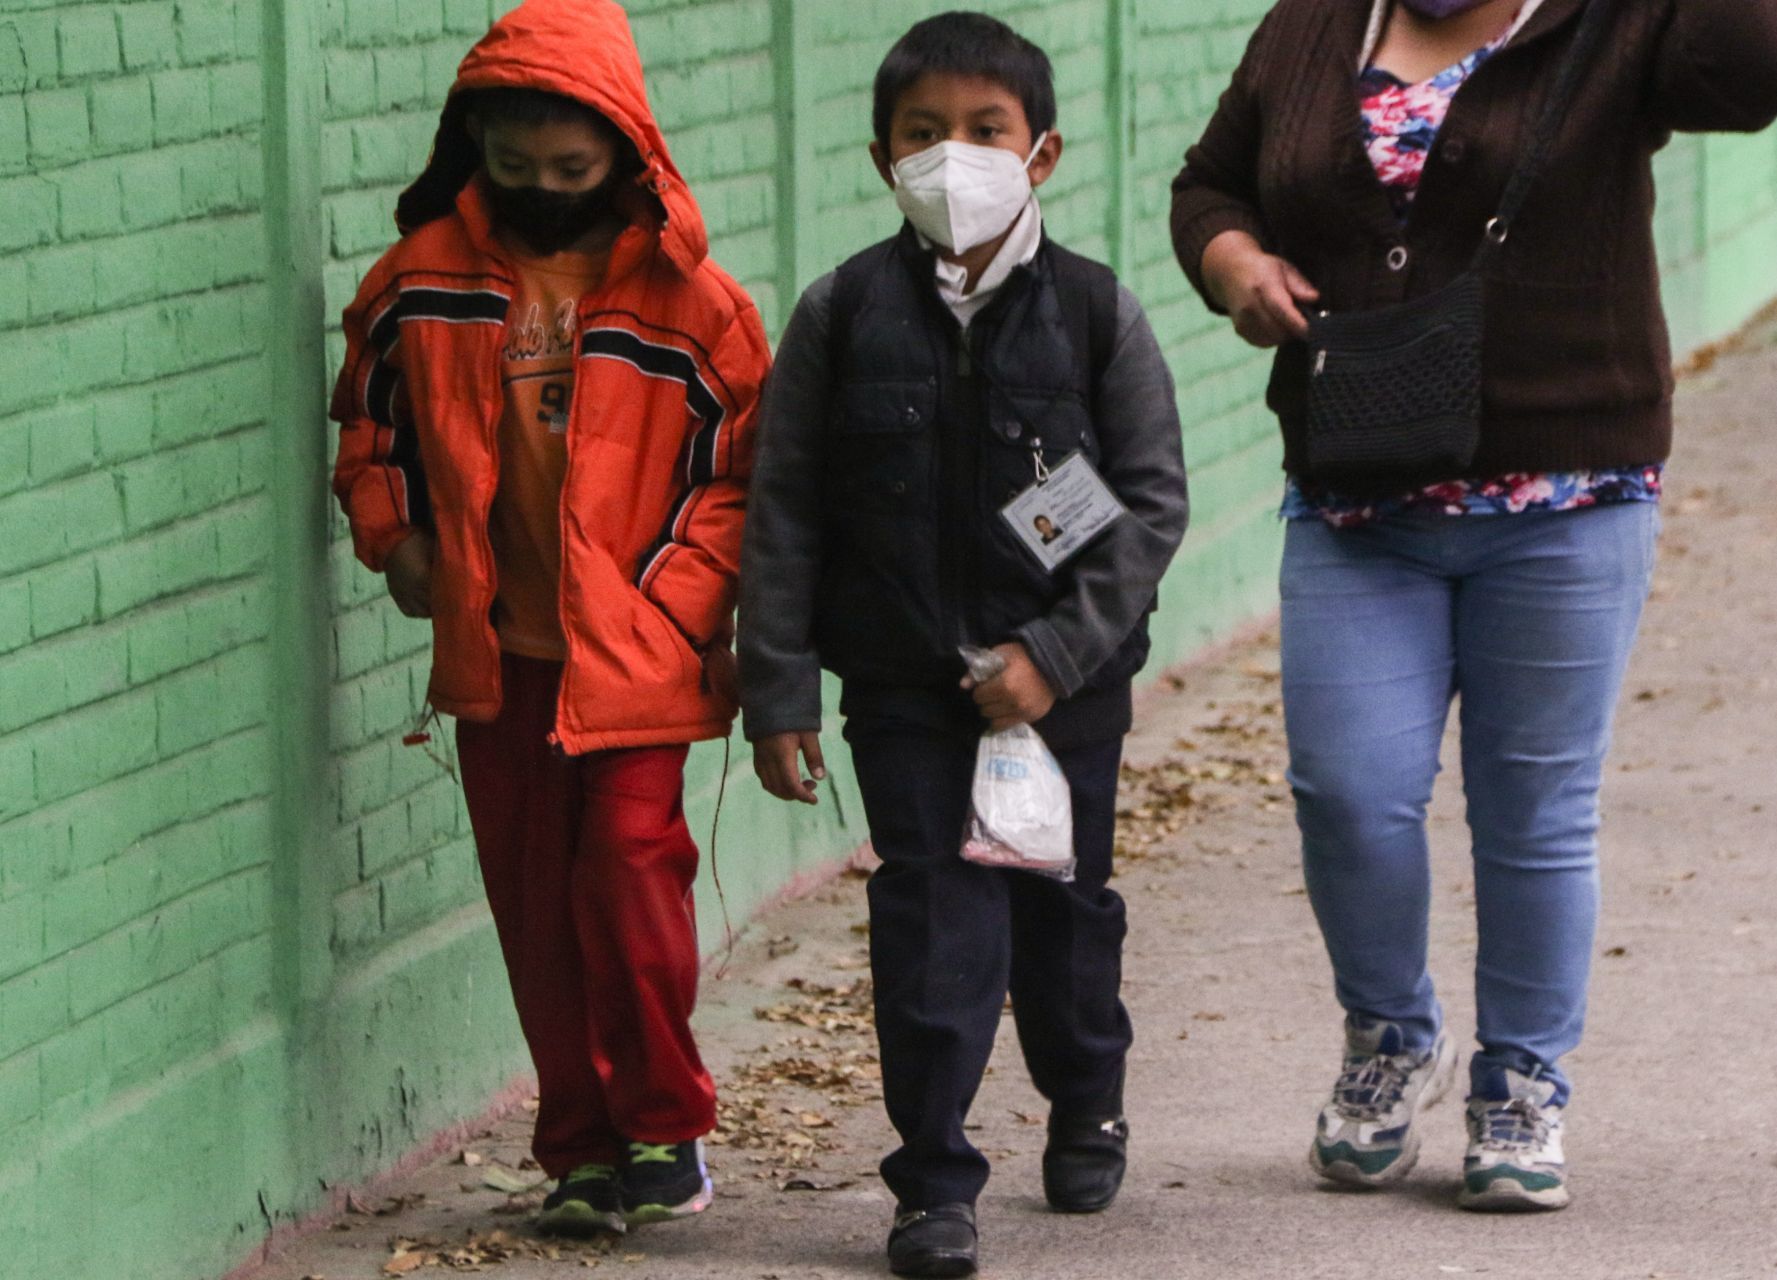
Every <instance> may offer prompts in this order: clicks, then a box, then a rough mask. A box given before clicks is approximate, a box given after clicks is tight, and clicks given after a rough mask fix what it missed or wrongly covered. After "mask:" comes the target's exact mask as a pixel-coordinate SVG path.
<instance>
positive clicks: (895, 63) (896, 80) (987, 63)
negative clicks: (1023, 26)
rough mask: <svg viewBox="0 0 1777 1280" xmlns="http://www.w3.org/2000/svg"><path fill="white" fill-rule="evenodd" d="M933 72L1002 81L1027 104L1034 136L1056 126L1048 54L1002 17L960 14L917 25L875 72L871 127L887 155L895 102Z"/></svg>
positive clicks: (939, 16) (1051, 72)
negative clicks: (918, 81)
mask: <svg viewBox="0 0 1777 1280" xmlns="http://www.w3.org/2000/svg"><path fill="white" fill-rule="evenodd" d="M932 72H942V73H947V74H950V75H960V76H982V77H984V78H986V79H988V80H995V81H998V82H999V83H1000V84H1002V85H1004V86H1005V87H1006V88H1007V89H1008V90H1010V91H1011V92H1012V93H1013V94H1015V95H1017V97H1018V100H1019V101H1020V102H1022V103H1023V104H1024V118H1025V119H1026V120H1027V121H1028V122H1029V124H1030V131H1031V136H1032V137H1035V136H1037V135H1038V134H1042V133H1047V132H1048V131H1049V130H1051V129H1053V128H1054V127H1055V68H1054V67H1052V66H1051V65H1050V64H1049V55H1048V54H1046V53H1044V52H1043V51H1042V49H1040V48H1039V47H1038V46H1036V45H1035V44H1032V43H1031V42H1030V41H1029V40H1026V39H1025V38H1024V37H1023V36H1021V35H1019V34H1018V33H1017V32H1016V31H1014V30H1012V28H1011V27H1008V26H1007V25H1006V24H1005V23H1003V22H1001V21H1000V20H999V19H998V18H991V17H989V16H988V15H987V14H985V13H970V12H966V11H961V10H958V11H953V12H951V13H941V14H939V15H938V16H937V17H935V18H927V19H926V20H925V21H923V22H917V23H915V24H914V25H913V27H912V28H911V29H910V30H909V31H908V32H907V34H906V35H904V36H902V37H901V38H900V39H899V40H897V41H896V42H895V47H894V48H892V49H890V50H889V51H888V56H887V57H886V58H884V59H883V60H882V65H881V66H880V67H878V68H877V69H876V90H875V101H874V103H873V104H872V109H871V124H872V126H873V127H874V128H875V130H876V141H877V142H878V143H879V144H881V146H882V149H883V150H884V151H885V152H886V151H887V150H888V145H889V126H890V124H891V123H892V122H893V120H894V116H895V104H896V103H898V102H899V101H900V100H901V95H902V94H903V93H906V92H907V90H908V89H909V88H911V87H912V85H913V83H914V82H915V81H916V80H918V79H919V78H920V77H921V76H923V75H929V74H931V73H932Z"/></svg>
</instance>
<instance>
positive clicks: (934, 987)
mask: <svg viewBox="0 0 1777 1280" xmlns="http://www.w3.org/2000/svg"><path fill="white" fill-rule="evenodd" d="M1055 117H1056V108H1055V90H1054V84H1053V77H1052V72H1051V68H1050V64H1049V60H1048V58H1047V57H1046V56H1045V55H1044V53H1043V52H1042V50H1040V49H1039V48H1037V47H1036V46H1035V45H1033V44H1031V43H1030V42H1029V41H1027V40H1025V39H1023V38H1022V37H1020V36H1019V35H1017V34H1016V33H1015V32H1014V31H1012V30H1011V29H1010V28H1009V27H1007V26H1005V25H1004V24H1003V23H1000V22H998V21H996V20H994V19H992V18H989V17H986V16H984V15H981V14H975V13H949V14H944V15H942V16H940V17H936V18H932V19H929V20H927V21H924V22H921V23H919V24H918V25H916V26H915V27H913V28H912V30H910V31H909V32H908V33H907V34H906V35H905V36H904V37H903V38H902V39H901V41H900V42H899V43H898V44H896V45H895V47H894V48H893V49H892V50H891V51H890V52H889V54H888V57H887V59H886V60H885V61H884V62H883V64H882V67H881V69H880V70H879V71H878V73H877V76H876V84H875V103H874V129H875V141H874V143H872V145H871V148H870V150H871V155H872V158H873V159H874V160H875V163H876V167H877V169H878V171H879V172H880V174H881V175H882V178H883V180H884V181H885V182H886V183H887V184H888V186H889V187H890V188H891V189H892V190H893V191H894V193H895V199H896V201H897V203H898V205H899V207H900V209H901V210H902V212H903V213H904V214H905V215H906V218H907V223H906V225H905V226H903V228H902V230H901V232H900V234H899V235H897V236H895V237H894V238H893V239H891V240H888V241H886V242H884V243H882V244H878V245H875V246H873V247H871V248H869V249H866V250H864V251H863V252H862V253H860V254H859V255H857V256H856V257H854V258H852V259H851V260H850V261H849V262H847V263H846V264H845V265H843V266H842V267H840V268H839V270H838V271H837V272H836V273H834V274H832V275H828V276H826V277H823V278H822V279H820V280H818V281H816V282H815V284H814V285H813V286H811V287H810V288H809V290H808V291H807V293H805V294H804V295H803V297H802V299H801V301H800V303H799V304H798V305H797V307H796V310H795V314H794V315H793V316H792V318H791V320H790V324H789V327H788V330H787V331H786V333H785V335H784V338H783V342H782V344H781V346H780V348H779V352H778V363H777V365H776V369H775V372H774V373H773V375H772V379H771V383H770V387H769V389H768V392H767V395H766V399H765V407H764V409H763V411H762V418H761V429H760V455H759V463H758V469H757V472H756V474H755V477H754V482H753V488H752V505H751V508H750V512H749V523H748V528H747V534H746V548H745V554H744V556H743V558H742V565H743V569H742V578H741V580H742V598H741V626H740V663H741V680H742V689H743V701H744V706H745V717H746V719H745V727H746V734H747V737H748V738H749V739H750V740H751V741H752V743H753V744H754V763H755V768H756V770H757V772H758V774H759V776H760V779H761V781H762V782H763V783H764V785H765V787H766V789H767V790H768V791H770V792H771V793H772V794H773V795H776V796H778V797H780V798H782V799H786V800H799V801H802V802H803V803H808V804H812V803H814V802H815V788H816V784H817V783H818V782H819V781H821V780H822V779H823V778H824V777H825V773H826V771H825V765H824V763H823V761H822V758H821V751H820V743H819V737H818V732H819V730H820V727H821V675H820V673H821V669H822V668H823V667H824V668H826V669H827V670H830V671H833V672H834V673H836V674H837V675H838V676H839V677H840V680H841V681H842V684H843V695H842V699H841V703H840V713H841V715H842V716H843V717H844V720H845V737H846V740H847V741H848V742H849V744H850V746H851V752H852V761H853V765H854V767H855V768H856V771H857V778H858V785H859V788H860V790H861V791H862V793H863V798H864V806H865V810H866V817H867V819H868V821H869V825H870V834H871V839H872V841H873V843H874V845H875V848H876V852H877V853H878V854H879V855H880V856H881V858H882V860H883V865H882V867H881V869H880V870H879V871H877V872H876V874H875V875H874V876H873V877H872V879H871V881H870V887H869V901H870V923H871V968H872V973H873V975H874V980H875V992H876V997H875V999H876V1024H877V1034H878V1037H879V1040H880V1045H881V1054H882V1069H883V1086H884V1099H885V1102H886V1104H887V1108H888V1113H889V1118H890V1120H891V1121H892V1122H893V1124H894V1126H895V1128H896V1131H897V1132H898V1133H899V1135H900V1137H901V1146H900V1148H899V1149H898V1150H896V1151H895V1152H893V1153H892V1154H891V1155H890V1156H889V1157H888V1158H887V1159H886V1160H884V1161H883V1164H882V1174H883V1178H884V1180H885V1181H886V1182H887V1184H888V1186H889V1188H890V1190H891V1191H892V1192H893V1193H894V1196H895V1199H896V1201H897V1209H896V1216H895V1221H894V1225H893V1228H892V1230H891V1232H890V1235H889V1242H888V1260H889V1265H890V1267H891V1269H892V1270H893V1271H894V1272H895V1273H896V1274H898V1275H904V1276H964V1275H968V1274H970V1273H971V1272H972V1271H973V1270H974V1268H975V1265H976V1254H977V1240H976V1229H975V1213H974V1206H975V1201H976V1199H977V1197H978V1196H979V1194H980V1192H981V1190H982V1188H983V1186H984V1185H985V1183H986V1181H987V1176H988V1162H987V1159H986V1158H985V1157H984V1156H983V1155H982V1154H981V1152H979V1151H977V1150H976V1149H975V1147H974V1146H972V1145H971V1144H970V1142H969V1140H968V1137H967V1135H966V1133H965V1131H964V1120H965V1118H966V1117H967V1115H968V1111H969V1106H970V1103H971V1102H972V1101H973V1099H974V1096H975V1091H976V1088H977V1087H978V1086H979V1084H980V1082H981V1077H982V1073H983V1071H984V1070H985V1068H986V1066H987V1061H988V1056H989V1054H990V1052H991V1051H992V1048H993V1041H994V1034H995V1031H996V1029H997V1028H998V1026H999V1022H1000V1012H1001V1008H1002V1006H1003V1004H1004V1002H1005V998H1006V994H1007V991H1008V989H1009V990H1010V992H1011V995H1012V1003H1013V1011H1014V1014H1015V1017H1016V1022H1017V1028H1018V1035H1019V1040H1020V1043H1021V1045H1022V1047H1023V1050H1024V1056H1025V1060H1026V1063H1027V1064H1028V1066H1029V1068H1030V1073H1031V1077H1032V1079H1033V1081H1034V1082H1035V1084H1036V1086H1037V1088H1038V1089H1039V1090H1040V1091H1041V1092H1042V1093H1043V1094H1044V1096H1045V1097H1047V1098H1048V1100H1049V1103H1050V1107H1051V1110H1050V1115H1049V1129H1048V1146H1047V1150H1046V1151H1045V1153H1044V1157H1043V1185H1044V1191H1045V1194H1046V1196H1047V1198H1048V1201H1049V1203H1050V1204H1051V1205H1052V1206H1053V1207H1054V1208H1055V1209H1057V1210H1059V1211H1062V1212H1080V1213H1088V1212H1094V1211H1097V1210H1100V1209H1103V1208H1105V1207H1106V1206H1108V1205H1109V1204H1110V1203H1111V1201H1112V1199H1113V1198H1114V1197H1115V1195H1116V1193H1117V1189H1118V1186H1119V1184H1120V1182H1121V1179H1122V1176H1123V1168H1124V1154H1125V1144H1126V1141H1127V1137H1128V1126H1127V1124H1126V1122H1125V1120H1124V1117H1123V1075H1124V1058H1125V1055H1126V1053H1127V1050H1128V1048H1129V1044H1130V1034H1131V1033H1130V1025H1129V1018H1128V1015H1127V1013H1126V1012H1125V1010H1124V1008H1123V1004H1122V1001H1121V999H1120V998H1119V994H1118V992H1119V985H1120V977H1121V968H1120V964H1121V951H1122V943H1123V936H1124V929H1125V926H1124V910H1123V903H1122V900H1121V899H1120V898H1119V897H1118V896H1117V895H1116V894H1115V893H1114V892H1112V891H1111V890H1110V889H1109V888H1108V887H1107V886H1106V881H1107V880H1108V879H1109V877H1110V874H1111V850H1112V827H1113V822H1114V814H1115V800H1116V790H1117V775H1118V769H1119V765H1120V761H1121V756H1122V738H1123V736H1124V734H1125V733H1126V732H1127V731H1128V729H1129V727H1130V718H1131V707H1130V697H1131V680H1132V678H1133V677H1134V675H1135V674H1136V672H1137V671H1139V670H1140V669H1141V667H1142V665H1143V663H1144V662H1145V660H1146V658H1147V654H1148V637H1147V630H1146V624H1145V620H1146V616H1147V614H1148V613H1149V612H1150V611H1151V610H1152V609H1153V607H1154V602H1155V592H1156V589H1157V587H1158V584H1159V582H1160V578H1161V576H1162V574H1163V573H1164V571H1165V569H1166V566H1167V564H1168V563H1169V562H1170V560H1171V558H1172V555H1173V553H1174V551H1175V550H1176V548H1177V546H1178V543H1179V540H1180V539H1181V537H1182V536H1183V534H1184V530H1185V523H1186V514H1187V503H1186V492H1185V471H1184V463H1183V460H1182V458H1181V455H1180V443H1179V422H1178V415H1177V408H1176V404H1175V400H1174V392H1173V384H1172V379H1171V376H1170V374H1169V373H1168V370H1167V367H1166V363H1165V361H1164V359H1163V358H1162V356H1161V352H1160V349H1159V347H1158V345H1157V344H1156V342H1155V340H1154V337H1153V334H1152V333H1151V332H1150V330H1149V328H1148V325H1147V321H1146V320H1145V318H1144V317H1143V315H1142V311H1141V308H1140V306H1139V305H1138V304H1137V302H1136V300H1135V298H1134V296H1133V295H1131V294H1130V293H1129V292H1128V290H1126V289H1123V288H1121V287H1120V286H1119V285H1118V284H1117V282H1116V279H1115V277H1114V276H1113V275H1112V273H1111V272H1110V270H1109V269H1108V268H1106V267H1103V266H1100V265H1098V264H1097V263H1093V262H1090V261H1088V260H1086V259H1084V258H1080V257H1077V256H1076V255H1074V254H1072V253H1069V252H1067V251H1066V250H1064V249H1062V248H1061V247H1060V246H1059V245H1056V244H1055V243H1054V242H1053V241H1051V240H1050V239H1049V238H1048V237H1047V235H1046V234H1045V231H1044V227H1043V219H1042V213H1041V210H1040V208H1039V206H1038V203H1037V200H1036V198H1035V196H1034V194H1033V188H1034V187H1037V186H1040V185H1041V184H1042V183H1043V182H1044V181H1046V180H1047V179H1048V178H1049V176H1050V175H1051V174H1052V173H1053V172H1054V171H1055V167H1056V163H1057V161H1058V160H1059V159H1060V157H1061V152H1062V139H1061V135H1060V134H1059V133H1058V132H1056V127H1055V126H1056V120H1055ZM1076 454H1077V455H1079V457H1080V458H1081V459H1083V460H1084V462H1085V463H1086V464H1087V466H1086V468H1085V470H1084V471H1082V469H1081V468H1079V467H1078V466H1076V467H1075V468H1074V469H1073V470H1072V471H1071V472H1070V473H1069V474H1070V476H1071V477H1073V480H1074V481H1077V482H1079V483H1080V484H1082V485H1084V486H1085V488H1083V489H1081V490H1080V491H1079V492H1080V493H1081V494H1084V495H1086V496H1085V498H1084V499H1083V500H1085V501H1087V502H1088V511H1089V514H1092V515H1094V516H1096V517H1098V518H1104V517H1106V516H1107V515H1108V514H1109V513H1110V512H1111V510H1112V508H1113V507H1116V506H1117V505H1119V504H1120V509H1121V510H1120V514H1116V515H1115V518H1114V519H1111V520H1110V523H1109V525H1108V527H1107V528H1106V529H1105V530H1104V531H1103V532H1102V533H1101V534H1100V535H1099V536H1098V537H1097V538H1096V539H1095V540H1093V541H1090V542H1088V543H1087V544H1086V545H1085V546H1084V547H1083V549H1077V550H1075V551H1074V552H1073V553H1072V554H1071V555H1070V556H1067V557H1065V558H1063V559H1061V560H1060V562H1058V563H1057V562H1055V557H1054V555H1053V554H1052V553H1051V552H1050V551H1049V548H1050V541H1045V540H1044V539H1042V538H1028V537H1027V535H1026V533H1025V529H1026V528H1027V527H1028V526H1029V525H1030V518H1029V516H1025V517H1023V518H1022V519H1020V520H1018V521H1016V524H1017V528H1016V529H1015V528H1014V521H1013V520H1011V519H1009V518H1007V517H1006V516H1004V515H1003V514H1002V512H1003V511H1005V510H1006V509H1007V508H1008V507H1009V504H1013V503H1015V502H1016V500H1018V499H1019V497H1020V495H1028V494H1029V493H1030V491H1031V490H1032V488H1033V486H1036V485H1038V484H1039V482H1041V481H1046V478H1047V477H1050V476H1053V475H1055V474H1056V473H1058V472H1060V471H1061V470H1062V468H1063V465H1064V463H1067V461H1068V460H1069V459H1070V458H1071V457H1073V456H1074V455H1076ZM1070 483H1071V482H1070ZM1092 485H1097V491H1096V492H1093V491H1092V489H1091V486H1092ZM1107 503H1108V504H1111V506H1110V507H1107V506H1106V504H1107ZM1021 509H1022V508H1021ZM1052 523H1053V524H1054V525H1055V526H1056V527H1057V528H1061V527H1065V526H1066V525H1067V524H1068V523H1069V522H1068V521H1067V520H1057V521H1054V522H1052ZM1059 538H1060V534H1059V532H1058V533H1057V535H1056V540H1051V541H1057V545H1059V546H1066V545H1067V544H1066V543H1061V542H1059V541H1058V540H1059ZM1030 543H1035V544H1036V547H1038V548H1042V549H1043V550H1042V551H1041V552H1039V551H1037V550H1035V549H1033V547H1032V546H1031V545H1029V544H1030ZM964 644H970V645H979V646H991V647H992V648H994V649H995V650H996V651H997V652H998V654H999V655H1000V656H1001V657H1002V658H1003V659H1004V660H1005V662H1006V664H1007V665H1006V669H1005V671H1004V673H1003V674H1002V675H1000V676H999V677H997V678H995V679H993V680H991V681H989V682H987V683H985V684H981V685H979V686H972V684H971V682H970V681H968V680H967V679H966V677H965V667H964V664H963V661H962V658H961V656H960V655H959V653H958V648H959V646H960V645H964ZM1018 724H1034V725H1035V727H1036V729H1037V731H1038V732H1039V733H1040V734H1041V735H1042V737H1043V738H1044V739H1045V740H1046V742H1047V743H1048V745H1049V747H1050V749H1051V750H1052V751H1053V752H1054V754H1055V756H1056V757H1057V759H1058V761H1059V762H1060V764H1061V767H1062V770H1063V772H1064V773H1065V775H1066V778H1067V781H1068V784H1069V787H1070V790H1071V793H1072V799H1073V809H1074V841H1075V853H1076V856H1077V858H1078V862H1079V870H1078V878H1077V879H1076V880H1075V881H1074V882H1073V883H1072V884H1063V883H1061V882H1059V881H1057V880H1052V879H1047V878H1044V877H1041V876H1038V875H1035V874H1032V873H1030V872H1026V871H1011V870H1003V869H998V868H990V867H986V866H981V865H976V864H974V863H970V862H966V861H964V860H963V859H962V858H961V856H960V855H959V848H960V846H961V844H962V837H963V829H964V824H965V819H966V816H967V811H968V807H969V799H970V790H971V784H972V781H973V776H974V763H975V755H976V748H977V744H978V742H979V740H980V737H981V734H982V732H983V731H984V730H986V729H988V728H990V727H991V728H995V729H1000V728H1007V727H1010V726H1013V725H1018ZM804 762H806V765H807V767H808V773H809V775H810V776H808V777H804V775H803V769H802V765H803V763H804Z"/></svg>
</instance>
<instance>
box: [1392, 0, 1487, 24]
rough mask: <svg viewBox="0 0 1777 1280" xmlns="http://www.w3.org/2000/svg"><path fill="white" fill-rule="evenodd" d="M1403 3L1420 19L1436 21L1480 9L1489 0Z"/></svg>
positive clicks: (1403, 0) (1402, 0)
mask: <svg viewBox="0 0 1777 1280" xmlns="http://www.w3.org/2000/svg"><path fill="white" fill-rule="evenodd" d="M1401 3H1402V4H1403V5H1405V6H1406V7H1407V8H1409V9H1411V10H1412V11H1413V12H1414V13H1416V14H1418V15H1419V16H1420V17H1422V18H1430V19H1432V20H1433V21H1436V20H1437V19H1439V18H1454V17H1455V16H1456V15H1457V14H1459V13H1467V12H1468V11H1469V10H1470V9H1478V8H1480V7H1481V6H1482V5H1484V4H1486V3H1487V0H1401Z"/></svg>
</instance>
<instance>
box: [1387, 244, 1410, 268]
mask: <svg viewBox="0 0 1777 1280" xmlns="http://www.w3.org/2000/svg"><path fill="white" fill-rule="evenodd" d="M1411 260H1412V255H1411V254H1409V253H1408V252H1407V246H1406V245H1404V244H1397V245H1396V246H1395V247H1394V248H1392V249H1390V250H1389V251H1388V269H1389V270H1390V271H1405V270H1406V269H1407V263H1408V262H1409V261H1411Z"/></svg>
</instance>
